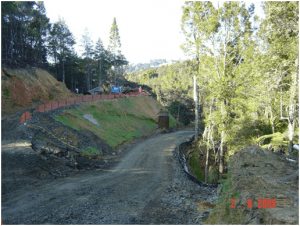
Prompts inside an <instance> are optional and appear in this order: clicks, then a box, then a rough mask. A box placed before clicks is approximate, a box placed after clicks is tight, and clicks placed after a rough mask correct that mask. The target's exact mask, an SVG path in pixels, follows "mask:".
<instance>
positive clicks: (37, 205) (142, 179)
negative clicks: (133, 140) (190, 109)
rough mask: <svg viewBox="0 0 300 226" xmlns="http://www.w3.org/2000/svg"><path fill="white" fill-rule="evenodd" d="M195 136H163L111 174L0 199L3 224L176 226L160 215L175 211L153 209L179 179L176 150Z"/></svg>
mask: <svg viewBox="0 0 300 226" xmlns="http://www.w3.org/2000/svg"><path fill="white" fill-rule="evenodd" d="M192 135H193V132H192V131H178V132H174V133H170V134H162V135H159V136H158V137H154V138H150V139H147V140H145V141H143V142H142V143H140V144H138V145H137V146H135V148H133V149H132V150H131V151H129V152H128V154H127V155H126V156H125V157H124V158H123V159H122V160H121V161H120V162H119V164H118V165H117V166H116V167H114V168H112V169H110V170H105V171H104V170H99V171H96V172H94V173H93V174H87V175H77V176H75V177H69V178H64V179H60V180H53V181H51V182H49V183H46V184H44V185H42V186H38V187H36V188H32V189H31V190H28V189H27V190H25V189H19V190H17V191H14V192H11V193H7V194H5V195H2V217H1V218H2V221H3V223H4V224H151V223H166V224H168V223H172V221H169V220H168V217H166V218H162V216H169V218H172V216H173V215H172V216H170V215H169V214H170V212H172V211H173V214H175V215H176V210H175V209H174V208H173V209H172V208H169V209H167V208H166V209H163V211H159V212H164V211H165V212H166V213H159V214H158V213H157V210H156V211H154V209H155V208H156V207H155V206H157V205H158V203H159V205H160V206H164V205H163V202H164V201H162V200H161V197H162V196H163V193H164V192H165V191H166V189H167V188H169V187H170V186H169V185H170V184H172V183H173V182H174V180H177V179H176V178H175V173H174V172H175V171H176V169H175V168H176V167H177V168H178V165H176V164H175V159H174V157H173V153H172V152H173V151H174V147H176V145H178V144H180V143H182V142H184V141H186V139H187V138H189V137H190V136H192ZM174 170H175V171H174ZM177 170H178V169H177ZM170 199H172V196H170ZM171 201H172V200H169V202H171ZM160 210H161V209H160ZM174 211H175V212H174ZM158 218H160V219H158ZM163 219H165V220H163ZM177 222H178V221H177ZM173 223H174V222H173Z"/></svg>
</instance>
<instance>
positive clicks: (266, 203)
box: [231, 199, 276, 209]
mask: <svg viewBox="0 0 300 226" xmlns="http://www.w3.org/2000/svg"><path fill="white" fill-rule="evenodd" d="M257 201H258V204H257V207H258V208H259V209H260V208H276V199H258V200H257ZM234 204H235V199H231V208H232V209H234V208H235V206H234ZM247 206H248V208H251V207H252V200H251V199H248V200H247Z"/></svg>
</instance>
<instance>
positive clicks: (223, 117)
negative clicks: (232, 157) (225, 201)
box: [219, 101, 226, 179]
mask: <svg viewBox="0 0 300 226" xmlns="http://www.w3.org/2000/svg"><path fill="white" fill-rule="evenodd" d="M225 108H226V106H225V103H224V101H221V115H222V121H223V122H224V121H225V116H226V109H225ZM220 145H221V146H220V162H219V179H222V175H223V168H224V145H225V124H224V123H222V132H221V144H220Z"/></svg>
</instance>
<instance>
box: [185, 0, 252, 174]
mask: <svg viewBox="0 0 300 226" xmlns="http://www.w3.org/2000/svg"><path fill="white" fill-rule="evenodd" d="M253 11H254V6H253V5H251V7H250V8H249V9H248V10H247V9H246V7H245V4H244V3H242V2H224V4H223V6H222V7H221V8H219V9H215V8H214V6H213V5H212V3H210V2H187V3H186V6H185V8H184V9H183V17H182V18H183V19H182V27H183V30H184V29H186V28H188V29H189V32H186V30H184V32H185V34H186V37H187V43H186V46H187V47H185V48H184V50H185V51H187V50H189V51H190V52H192V53H193V54H194V56H195V57H196V59H197V60H198V61H199V67H198V76H199V77H200V78H201V81H203V82H202V85H205V86H206V88H205V89H206V90H207V91H208V92H209V93H210V95H208V98H209V99H210V101H209V102H211V103H213V104H214V105H215V109H217V111H215V112H213V113H212V114H209V115H207V117H208V118H209V117H210V115H215V117H214V118H215V121H216V123H215V125H216V127H217V128H215V129H217V131H218V133H219V134H220V164H219V178H221V176H222V173H223V159H224V148H225V147H226V146H228V141H229V140H230V139H231V138H230V137H232V133H233V132H234V131H233V130H232V124H233V119H234V117H233V113H234V112H232V111H235V109H234V108H235V107H234V106H233V104H232V103H231V102H232V101H233V99H234V98H236V95H237V94H239V93H238V92H237V90H238V87H239V86H242V85H243V80H242V79H241V78H239V76H240V75H239V74H237V73H236V71H235V70H236V69H237V68H238V67H239V66H240V65H241V64H242V63H243V60H244V58H245V51H246V50H247V49H248V47H250V46H251V44H252V41H251V35H252V28H251V23H250V18H251V16H252V15H253ZM201 56H203V57H201ZM200 59H204V60H202V62H201V60H200ZM205 59H206V60H205ZM200 64H201V65H202V67H200ZM200 68H202V69H201V70H202V71H200ZM203 68H206V72H207V71H209V74H204V71H203ZM212 99H213V100H214V101H211V100H212ZM208 121H209V120H208Z"/></svg>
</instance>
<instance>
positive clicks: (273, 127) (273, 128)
mask: <svg viewBox="0 0 300 226" xmlns="http://www.w3.org/2000/svg"><path fill="white" fill-rule="evenodd" d="M270 110H271V125H272V133H273V134H274V133H275V122H274V112H273V107H272V105H271V104H270Z"/></svg>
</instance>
